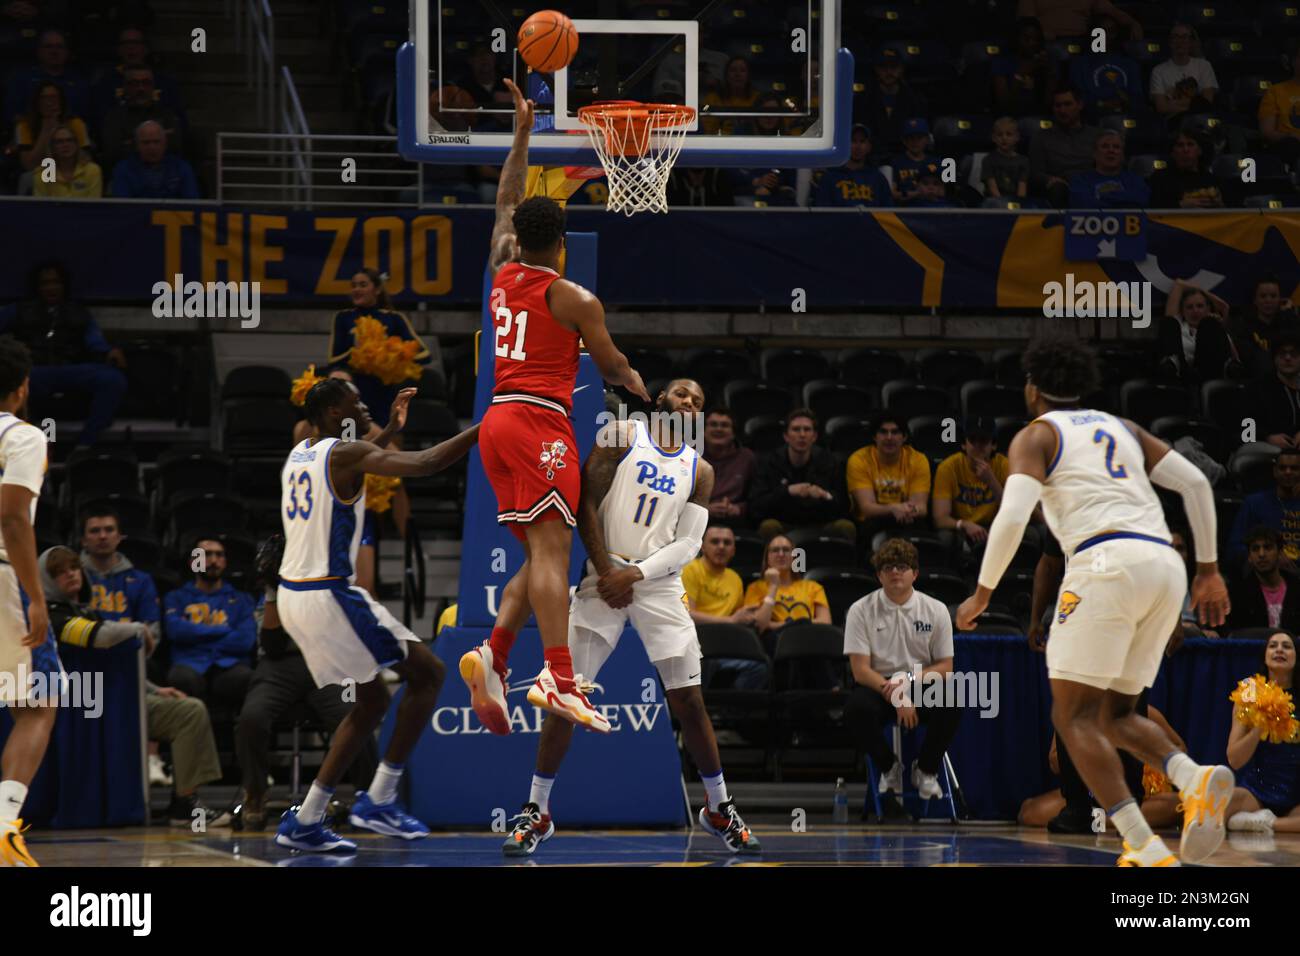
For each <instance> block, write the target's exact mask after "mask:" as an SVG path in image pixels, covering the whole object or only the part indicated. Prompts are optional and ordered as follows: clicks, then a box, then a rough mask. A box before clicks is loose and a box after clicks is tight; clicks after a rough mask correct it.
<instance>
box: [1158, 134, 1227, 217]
mask: <svg viewBox="0 0 1300 956" xmlns="http://www.w3.org/2000/svg"><path fill="white" fill-rule="evenodd" d="M1207 165H1208V163H1207V162H1206V155H1205V148H1204V146H1203V145H1202V144H1201V141H1200V139H1199V138H1197V136H1196V134H1195V133H1191V132H1187V131H1184V132H1181V133H1177V134H1175V135H1174V142H1173V145H1172V146H1171V147H1170V148H1169V164H1168V165H1167V166H1165V168H1164V169H1157V170H1156V171H1155V172H1154V173H1152V174H1151V178H1150V180H1149V181H1148V182H1149V185H1150V187H1151V206H1152V208H1155V209H1221V208H1222V207H1223V204H1224V203H1223V193H1222V192H1221V191H1220V190H1219V182H1218V180H1217V179H1215V178H1214V176H1212V175H1211V174H1210V172H1209V170H1208V169H1207V168H1206V167H1207Z"/></svg>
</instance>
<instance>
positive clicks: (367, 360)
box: [348, 315, 421, 385]
mask: <svg viewBox="0 0 1300 956" xmlns="http://www.w3.org/2000/svg"><path fill="white" fill-rule="evenodd" d="M419 351H420V343H419V342H416V341H413V340H411V339H402V338H398V337H397V336H396V335H389V334H388V330H387V329H385V328H384V324H383V323H382V322H380V321H379V320H378V319H376V318H375V317H374V316H371V315H363V316H361V318H359V319H357V321H356V324H355V325H354V326H353V341H352V351H351V352H350V353H349V354H348V364H349V365H351V366H352V367H353V368H354V369H356V370H357V371H358V372H362V373H364V374H366V375H373V376H374V377H375V378H377V379H379V380H380V381H381V382H383V383H384V384H385V385H396V384H397V383H398V382H406V381H409V380H411V379H418V378H419V377H420V371H421V369H420V366H419V364H418V363H417V362H416V361H415V356H416V355H417V354H419Z"/></svg>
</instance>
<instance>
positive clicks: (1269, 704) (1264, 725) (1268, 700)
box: [1228, 674, 1300, 744]
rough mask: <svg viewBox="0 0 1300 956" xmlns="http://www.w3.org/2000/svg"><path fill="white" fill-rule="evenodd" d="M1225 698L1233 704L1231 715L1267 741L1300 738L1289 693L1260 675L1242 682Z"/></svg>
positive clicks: (1299, 727) (1279, 742)
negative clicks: (1257, 731)
mask: <svg viewBox="0 0 1300 956" xmlns="http://www.w3.org/2000/svg"><path fill="white" fill-rule="evenodd" d="M1228 699H1229V700H1231V701H1232V702H1233V704H1235V705H1236V707H1235V708H1234V709H1233V712H1232V716H1233V717H1234V718H1236V719H1237V720H1238V721H1240V722H1241V723H1243V724H1245V725H1246V726H1247V727H1252V728H1255V729H1257V730H1259V732H1260V735H1261V736H1262V737H1263V739H1264V740H1266V741H1268V742H1269V743H1271V744H1288V743H1296V742H1297V740H1298V738H1300V721H1298V720H1296V718H1295V713H1294V710H1295V705H1294V703H1293V702H1292V700H1291V695H1290V694H1289V693H1288V692H1287V691H1285V690H1283V689H1282V688H1281V687H1279V686H1277V684H1274V683H1273V682H1272V681H1270V680H1269V679H1268V678H1267V677H1265V676H1264V675H1263V674H1256V675H1255V676H1254V677H1247V678H1246V679H1245V680H1243V681H1241V682H1240V683H1239V684H1237V689H1236V690H1234V691H1233V692H1232V693H1231V694H1229V695H1228Z"/></svg>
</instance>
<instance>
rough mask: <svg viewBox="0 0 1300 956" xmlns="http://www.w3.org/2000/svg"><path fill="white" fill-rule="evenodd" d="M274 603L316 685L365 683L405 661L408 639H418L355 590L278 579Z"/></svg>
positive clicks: (373, 601)
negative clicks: (384, 669) (346, 682)
mask: <svg viewBox="0 0 1300 956" xmlns="http://www.w3.org/2000/svg"><path fill="white" fill-rule="evenodd" d="M276 602H277V603H276V609H277V611H278V612H279V614H280V624H281V626H283V627H284V629H285V631H286V632H288V634H289V636H290V637H292V638H293V641H294V643H295V644H297V645H298V649H299V650H300V651H302V657H303V660H305V661H306V662H307V669H308V670H309V671H311V676H312V678H313V679H314V680H315V681H316V686H317V687H328V686H329V685H331V684H341V683H343V682H344V681H345V680H352V681H353V682H355V683H357V684H366V683H369V682H370V681H372V680H374V678H375V675H377V674H378V673H379V672H380V670H382V669H383V668H385V667H391V666H393V665H394V664H398V663H401V662H402V661H403V660H405V659H406V644H407V642H408V641H409V642H415V641H418V640H419V638H418V637H416V636H415V635H414V634H412V633H411V632H410V631H409V630H408V629H407V628H406V627H405V626H403V624H402V623H401V622H400V621H398V620H397V618H395V617H393V615H392V614H391V613H389V610H388V608H386V607H384V606H383V605H382V604H380V603H379V602H378V601H376V600H375V599H374V598H372V597H371V596H370V595H369V594H367V593H366V592H365V591H363V590H362V589H361V588H358V587H348V586H346V585H344V584H341V583H340V582H338V581H329V582H318V581H311V582H303V583H301V584H296V583H291V582H288V581H281V582H280V588H279V590H278V591H277V592H276Z"/></svg>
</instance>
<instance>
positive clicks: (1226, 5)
mask: <svg viewBox="0 0 1300 956" xmlns="http://www.w3.org/2000/svg"><path fill="white" fill-rule="evenodd" d="M1242 7H1253V4H1244V3H1240V2H1235V3H1234V2H1220V0H1189V2H1185V3H1183V4H1182V6H1180V7H1179V10H1178V19H1179V20H1182V21H1183V22H1185V23H1190V24H1191V25H1192V26H1194V27H1195V28H1196V32H1197V33H1199V34H1200V35H1201V37H1202V39H1204V38H1206V37H1217V36H1224V35H1231V34H1233V33H1237V32H1246V31H1251V32H1253V31H1254V29H1255V24H1254V22H1253V21H1252V20H1251V17H1250V15H1249V13H1247V12H1246V11H1243V10H1242V9H1241V8H1242ZM1251 12H1253V11H1251Z"/></svg>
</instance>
